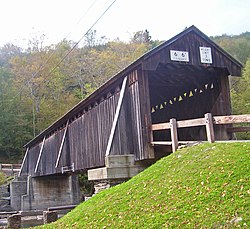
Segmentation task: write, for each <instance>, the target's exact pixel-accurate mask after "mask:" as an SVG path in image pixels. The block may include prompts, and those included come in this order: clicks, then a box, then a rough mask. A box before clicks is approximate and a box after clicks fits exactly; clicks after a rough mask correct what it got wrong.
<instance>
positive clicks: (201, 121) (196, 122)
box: [177, 118, 206, 128]
mask: <svg viewBox="0 0 250 229" xmlns="http://www.w3.org/2000/svg"><path fill="white" fill-rule="evenodd" d="M204 125H206V120H205V118H196V119H189V120H182V121H177V127H178V128H184V127H193V126H204Z"/></svg>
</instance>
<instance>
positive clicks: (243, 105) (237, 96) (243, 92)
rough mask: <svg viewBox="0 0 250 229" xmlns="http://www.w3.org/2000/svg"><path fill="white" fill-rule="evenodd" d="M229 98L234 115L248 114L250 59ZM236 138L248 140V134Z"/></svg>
mask: <svg viewBox="0 0 250 229" xmlns="http://www.w3.org/2000/svg"><path fill="white" fill-rule="evenodd" d="M231 97H232V105H233V113H234V114H250V58H249V59H248V60H247V62H246V65H245V67H244V69H243V73H242V77H241V78H240V79H238V80H237V81H236V82H235V85H234V87H233V88H232V90H231ZM248 125H249V124H248ZM238 137H239V138H243V139H250V133H241V134H238Z"/></svg>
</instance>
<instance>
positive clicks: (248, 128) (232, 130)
mask: <svg viewBox="0 0 250 229" xmlns="http://www.w3.org/2000/svg"><path fill="white" fill-rule="evenodd" d="M249 131H250V126H239V127H228V128H227V132H229V133H236V132H249Z"/></svg>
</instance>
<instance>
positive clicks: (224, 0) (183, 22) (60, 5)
mask: <svg viewBox="0 0 250 229" xmlns="http://www.w3.org/2000/svg"><path fill="white" fill-rule="evenodd" d="M113 1H114V0H0V9H1V13H0V46H3V45H4V44H6V43H12V44H15V45H17V46H20V47H25V46H26V45H27V44H28V42H29V40H32V39H34V38H39V37H40V36H41V35H42V34H45V43H46V44H47V45H49V44H56V43H58V42H60V41H61V40H63V39H65V38H66V39H68V40H73V41H78V40H80V39H81V37H83V35H84V34H85V33H86V32H87V31H88V29H90V28H91V27H92V26H93V25H94V24H95V22H96V20H97V19H98V18H99V17H100V16H101V15H102V14H103V13H104V11H105V10H106V9H107V8H108V6H109V5H110V4H111V3H112V2H113ZM191 25H195V26H196V27H198V28H199V29H200V30H201V31H202V32H203V33H205V34H206V35H208V36H215V35H222V34H228V35H236V34H240V33H243V32H246V31H250V0H207V1H203V0H171V1H170V0H116V1H115V3H114V4H113V5H112V6H111V7H110V9H109V10H108V11H107V12H106V13H105V14H104V15H103V17H101V19H100V20H99V21H98V22H97V23H96V24H95V26H94V27H93V28H92V29H93V30H96V31H97V35H98V36H99V37H100V36H106V37H107V38H109V39H110V40H114V39H115V38H117V37H119V38H120V40H123V41H128V40H129V39H130V38H131V37H132V36H133V34H134V33H135V32H136V31H140V30H145V29H147V30H148V31H149V34H150V35H151V37H152V39H153V40H168V39H170V38H171V37H173V36H174V35H176V34H178V33H179V32H181V31H183V29H184V28H185V27H189V26H191Z"/></svg>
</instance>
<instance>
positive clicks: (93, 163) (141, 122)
mask: <svg viewBox="0 0 250 229" xmlns="http://www.w3.org/2000/svg"><path fill="white" fill-rule="evenodd" d="M138 72H139V71H137V70H134V71H133V72H131V73H130V74H129V75H128V79H129V80H128V83H127V86H126V89H125V95H124V98H123V102H122V106H121V110H120V114H119V118H118V122H117V126H116V129H115V134H114V138H113V142H112V145H111V150H110V154H111V155H123V154H134V155H135V157H136V160H143V159H149V158H150V157H152V152H149V150H148V145H149V143H150V142H149V140H147V139H148V137H144V135H145V134H146V135H147V134H148V131H147V127H146V126H145V124H146V122H145V118H144V117H145V112H146V111H147V112H150V108H148V109H146V107H144V103H145V102H142V100H145V99H144V98H140V93H139V90H140V86H139V81H138ZM140 74H141V71H140ZM144 81H145V80H144ZM144 81H142V82H140V85H141V90H142V89H143V88H144V86H145V85H144V84H145V82H144ZM144 95H145V92H143V93H142V96H144ZM119 96H120V87H119V85H117V86H115V87H114V90H113V93H107V95H106V97H105V98H104V97H102V98H100V99H98V100H97V101H99V102H96V103H94V104H93V105H92V106H91V107H88V109H86V110H84V112H83V113H82V114H81V115H79V116H78V117H77V118H75V119H74V120H71V122H70V123H69V125H68V129H67V132H66V136H65V141H64V144H63V148H62V153H61V157H60V160H59V165H58V168H55V165H56V161H57V157H58V154H59V149H60V145H61V143H62V139H63V135H64V132H65V128H66V125H65V126H64V128H62V129H59V130H58V131H56V132H55V133H53V134H52V135H51V136H48V137H46V139H45V143H44V147H43V150H42V154H41V158H40V161H39V165H38V168H37V172H36V173H35V165H36V163H37V161H38V158H39V152H40V148H41V145H42V142H40V143H38V144H36V145H35V146H33V147H31V148H30V149H29V151H28V155H27V159H26V162H25V164H24V167H23V168H24V169H23V171H22V173H23V174H30V175H33V176H43V175H50V174H55V173H61V171H62V167H64V170H67V169H70V170H75V171H79V170H86V169H90V168H96V167H102V166H105V153H106V148H107V144H108V139H109V135H110V132H111V127H112V123H113V120H114V116H115V112H116V108H117V103H118V99H119ZM142 105H143V106H142ZM148 107H149V106H148ZM144 139H146V140H144ZM151 150H152V149H151ZM152 151H153V150H152Z"/></svg>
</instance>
